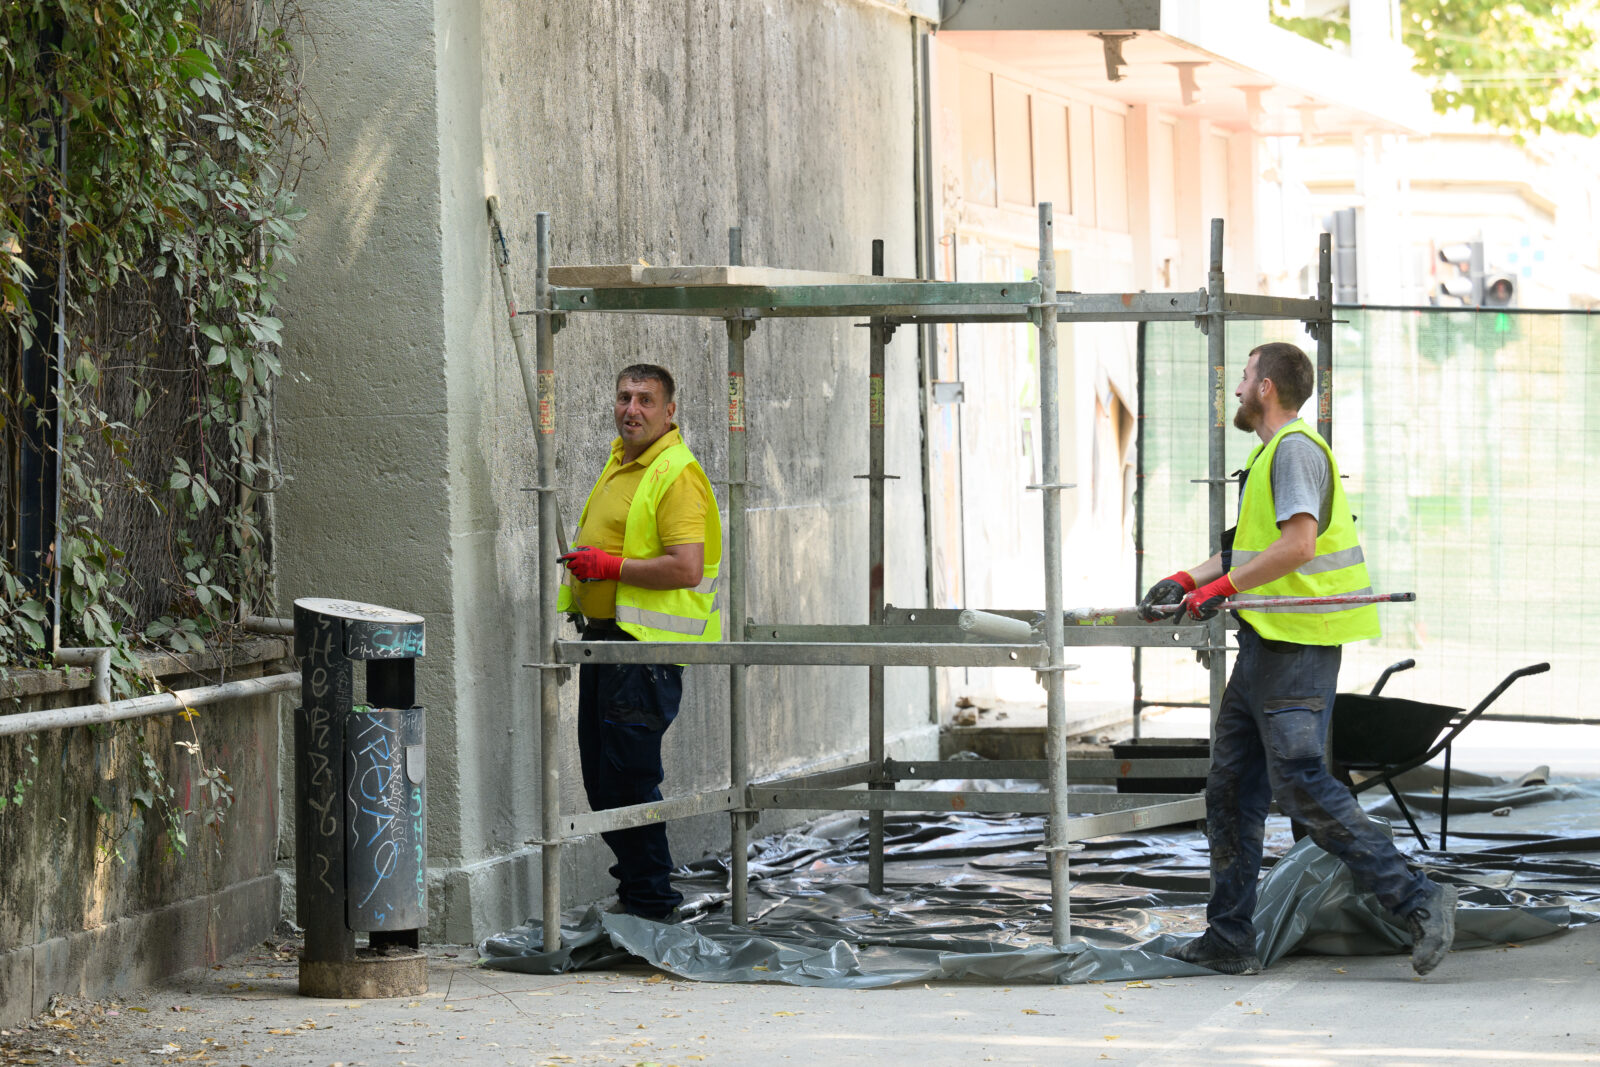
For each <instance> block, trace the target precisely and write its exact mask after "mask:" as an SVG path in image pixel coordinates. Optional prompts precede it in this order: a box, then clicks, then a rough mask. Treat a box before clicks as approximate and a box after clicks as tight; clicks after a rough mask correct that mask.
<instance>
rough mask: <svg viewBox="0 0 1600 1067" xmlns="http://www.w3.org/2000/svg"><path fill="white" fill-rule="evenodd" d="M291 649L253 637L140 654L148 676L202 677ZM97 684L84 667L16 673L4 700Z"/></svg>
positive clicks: (1, 690) (2, 692)
mask: <svg viewBox="0 0 1600 1067" xmlns="http://www.w3.org/2000/svg"><path fill="white" fill-rule="evenodd" d="M290 652H291V646H290V643H289V641H288V639H286V638H282V637H251V638H247V639H245V640H242V641H235V642H233V643H232V644H230V645H228V646H227V647H226V648H220V649H215V650H213V651H210V652H191V653H189V654H188V655H184V656H180V655H177V654H175V653H171V652H144V653H139V654H138V660H139V665H140V667H141V668H142V670H143V671H144V673H146V674H150V675H154V676H155V677H157V678H167V677H171V676H172V675H177V674H200V673H202V672H204V671H214V670H219V669H221V668H225V667H242V666H248V665H252V664H257V663H271V662H274V661H276V660H281V659H286V658H287V657H288V656H289V654H290ZM92 681H93V678H92V675H91V672H90V671H89V670H88V669H87V668H84V667H37V668H32V669H27V670H16V671H12V672H11V673H10V675H9V676H8V677H5V678H0V699H6V698H21V697H32V696H47V695H50V694H52V693H70V692H72V691H74V690H78V689H88V688H89V685H90V683H91V682H92Z"/></svg>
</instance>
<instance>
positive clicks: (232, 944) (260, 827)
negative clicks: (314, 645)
mask: <svg viewBox="0 0 1600 1067" xmlns="http://www.w3.org/2000/svg"><path fill="white" fill-rule="evenodd" d="M253 648H254V652H255V654H256V655H258V656H261V657H265V658H266V660H268V661H272V660H277V659H278V658H279V657H281V656H283V655H284V653H285V651H286V649H285V647H284V645H283V643H282V642H279V641H261V642H255V643H253ZM213 658H215V657H213ZM261 673H263V671H262V663H261V662H260V661H257V662H250V663H237V662H236V663H233V664H231V665H230V666H229V667H228V669H227V675H228V677H229V678H230V679H238V678H248V677H255V676H258V675H260V674H261ZM63 674H65V675H67V677H66V678H65V679H61V678H60V677H59V676H60V675H63ZM30 675H31V676H30ZM216 680H217V679H216V675H215V672H214V671H212V672H208V675H207V676H206V677H204V678H202V677H199V676H196V675H172V676H169V677H166V678H164V679H163V681H164V682H165V683H166V684H168V685H170V686H172V687H173V688H185V687H188V686H194V685H203V684H207V683H208V682H214V681H216ZM52 683H54V684H52ZM87 684H88V680H87V677H86V675H85V672H83V671H73V672H56V671H51V672H25V673H21V674H18V675H13V676H12V678H10V679H8V680H7V682H6V684H5V687H4V688H3V689H0V697H12V696H19V695H20V694H21V693H24V692H25V693H28V694H29V695H27V696H25V697H20V699H19V701H18V703H19V704H20V706H19V707H17V708H16V710H19V711H29V710H35V709H40V708H51V707H70V706H76V705H79V704H84V703H87V702H89V701H90V699H91V698H90V696H89V693H88V689H87V688H86V687H87ZM69 686H72V687H73V688H68V687H69ZM7 703H8V704H9V703H10V702H9V700H8V701H7ZM186 745H195V746H197V748H196V749H195V750H194V751H193V752H192V753H191V751H190V750H189V749H188V748H186V747H185V746H186ZM34 757H37V759H38V763H37V764H36V765H35V764H33V763H32V762H31V761H32V759H33V758H34ZM147 760H148V761H149V762H146V761H147ZM202 767H218V768H221V770H222V771H223V772H224V773H225V775H226V779H227V781H228V783H229V784H230V785H231V786H232V787H233V790H234V802H233V804H232V805H231V806H230V807H229V808H228V809H227V810H226V811H225V813H224V815H223V819H222V822H221V824H220V827H219V830H218V832H217V833H213V832H212V831H211V830H210V829H208V828H206V827H205V826H203V825H202V816H201V815H199V814H186V815H184V816H182V818H181V821H180V822H181V826H182V829H183V831H184V833H185V835H186V837H187V844H185V845H183V849H184V852H183V853H182V854H179V853H178V852H177V851H175V849H174V846H175V845H176V844H177V842H175V841H174V840H173V839H172V837H171V836H170V835H169V833H168V831H167V829H166V827H165V823H164V822H163V820H162V819H161V818H159V817H158V815H157V814H156V813H155V812H154V811H152V810H151V806H152V805H157V806H159V805H160V803H161V801H160V798H161V797H162V796H163V795H164V794H165V791H166V790H168V789H170V791H171V797H170V800H169V801H168V803H170V804H171V805H172V806H173V808H174V810H176V811H181V812H196V811H197V810H199V809H202V808H203V807H204V799H203V790H202V778H201V769H202ZM28 778H31V779H32V780H33V781H32V785H31V786H28V787H27V788H25V789H24V790H23V791H22V802H21V804H20V805H16V804H12V803H7V804H6V806H5V807H4V808H0V1024H8V1023H13V1022H16V1021H18V1020H20V1019H24V1018H26V1017H28V1016H30V1015H32V1014H34V1013H36V1012H38V1011H41V1010H43V1009H44V1007H45V1005H46V1004H47V1003H48V1001H49V999H50V997H51V996H52V995H55V994H67V995H75V996H103V995H105V994H106V993H109V992H112V991H122V990H127V989H131V988H135V987H137V986H140V985H144V984H147V983H149V982H152V981H155V980H157V979H159V978H163V977H166V976H168V975H172V974H176V973H178V972H181V971H184V970H187V969H189V968H192V967H197V966H201V965H205V964H208V963H212V962H214V961H216V960H219V959H222V958H225V957H227V956H229V955H231V954H233V953H235V952H237V951H239V950H240V949H241V948H243V947H244V946H246V945H250V944H254V943H255V942H257V941H259V940H260V939H261V937H262V936H264V935H265V934H266V933H267V932H268V931H270V930H271V929H272V927H273V925H274V923H275V922H276V921H277V917H278V892H279V880H278V877H277V875H276V873H275V871H274V860H275V844H276V840H277V824H278V812H277V808H276V805H277V802H278V791H277V790H278V744H277V711H276V699H275V698H272V697H260V698H255V699H253V700H244V701H235V702H232V703H228V704H218V705H213V706H207V707H203V708H199V709H196V710H195V712H194V715H193V718H192V719H190V720H185V719H184V718H183V717H181V716H179V715H161V716H155V717H152V718H147V719H138V720H132V721H128V722H121V723H115V724H110V725H106V726H101V727H96V728H88V727H77V728H74V729H71V730H57V731H52V732H49V733H43V734H38V735H34V736H32V737H29V736H27V735H23V736H15V737H4V738H0V783H3V784H4V785H5V786H6V788H7V790H8V792H9V790H10V789H11V787H12V786H13V785H15V784H16V783H19V782H22V781H24V780H26V779H28ZM136 798H137V799H136Z"/></svg>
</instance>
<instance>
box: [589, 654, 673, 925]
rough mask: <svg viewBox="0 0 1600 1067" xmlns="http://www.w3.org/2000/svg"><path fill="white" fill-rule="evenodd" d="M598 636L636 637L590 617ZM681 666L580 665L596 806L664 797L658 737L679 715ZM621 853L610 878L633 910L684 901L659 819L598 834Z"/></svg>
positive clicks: (648, 912)
mask: <svg viewBox="0 0 1600 1067" xmlns="http://www.w3.org/2000/svg"><path fill="white" fill-rule="evenodd" d="M584 636H585V637H586V638H587V639H589V640H593V641H623V640H632V638H631V637H629V635H628V634H627V633H625V632H624V631H623V630H622V629H621V628H620V627H617V626H616V625H615V624H612V625H611V626H609V627H606V626H603V625H599V624H598V623H597V622H591V623H590V624H589V625H588V627H587V628H586V629H585V631H584ZM682 697H683V668H682V667H679V666H677V665H675V664H670V663H650V664H635V663H597V664H593V665H585V666H580V667H579V668H578V757H579V761H580V763H581V765H582V769H583V789H584V792H585V793H587V794H588V797H589V807H590V808H592V809H593V810H595V811H604V810H605V809H607V808H621V807H626V806H628V805H630V804H646V803H649V802H651V801H656V800H660V799H661V788H660V786H661V779H662V778H663V777H664V772H663V770H662V768H661V739H662V737H663V736H664V735H665V734H666V732H667V727H669V726H671V725H672V720H673V719H675V718H677V716H678V704H679V701H680V700H681V699H682ZM600 836H601V837H602V838H603V839H604V840H605V843H606V844H607V845H609V846H610V847H611V851H612V853H613V854H615V855H616V857H617V862H616V863H615V864H614V865H613V866H612V868H611V876H612V877H613V878H615V879H616V880H617V899H618V900H619V901H621V902H622V906H623V908H624V909H626V910H627V911H628V912H629V913H630V914H633V915H643V916H645V917H646V918H652V919H655V918H661V917H663V916H665V915H666V914H667V913H668V912H670V911H672V909H673V908H675V907H677V906H678V905H679V904H682V903H683V894H682V893H679V892H678V891H677V890H676V889H674V888H672V880H671V878H670V875H671V872H672V852H671V850H670V849H669V848H668V846H667V828H666V827H665V826H663V825H662V824H661V823H651V824H650V825H647V826H636V827H633V828H631V829H628V830H610V831H607V832H606V833H603V834H601V835H600Z"/></svg>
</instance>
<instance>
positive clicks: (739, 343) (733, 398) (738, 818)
mask: <svg viewBox="0 0 1600 1067" xmlns="http://www.w3.org/2000/svg"><path fill="white" fill-rule="evenodd" d="M728 263H729V264H730V265H733V266H739V265H741V264H743V263H744V231H743V230H741V229H740V228H739V227H737V226H734V227H732V228H730V229H729V230H728ZM726 325H727V328H728V530H727V536H726V537H725V538H724V539H723V549H724V550H723V558H722V573H723V574H724V575H726V576H727V580H726V582H725V583H724V584H725V588H726V589H727V591H728V610H727V621H728V625H727V626H725V627H724V628H723V633H724V636H725V638H726V639H727V640H729V641H743V640H744V637H745V634H744V622H745V615H746V611H745V551H746V549H745V545H746V540H747V539H746V530H745V478H746V456H745V436H744V435H745V392H744V384H745V377H744V346H745V339H746V338H747V337H749V335H750V331H751V330H752V329H753V328H754V326H755V322H754V320H751V319H728V320H727V323H726ZM747 681H748V679H747V677H746V674H745V667H744V665H743V664H738V663H734V664H729V666H728V780H729V782H730V784H731V785H732V786H733V790H734V795H735V796H736V797H737V798H738V802H739V810H735V811H732V812H730V813H729V815H728V821H729V827H730V830H729V846H728V851H729V857H730V862H729V865H728V890H729V898H730V899H729V906H730V908H731V909H732V919H733V924H734V925H735V926H743V925H744V923H745V922H746V920H747V919H748V917H749V915H748V913H749V904H748V898H747V893H748V890H749V881H750V872H749V851H750V824H751V821H752V820H751V817H750V814H749V813H748V812H746V811H745V810H743V809H744V808H745V807H746V806H747V804H748V797H747V796H746V794H747V793H748V792H749V788H750V746H749V740H748V738H747V736H746V734H745V701H746V682H747Z"/></svg>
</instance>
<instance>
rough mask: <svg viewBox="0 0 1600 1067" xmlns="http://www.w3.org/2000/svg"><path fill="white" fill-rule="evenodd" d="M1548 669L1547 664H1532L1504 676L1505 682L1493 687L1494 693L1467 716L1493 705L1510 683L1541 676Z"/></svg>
mask: <svg viewBox="0 0 1600 1067" xmlns="http://www.w3.org/2000/svg"><path fill="white" fill-rule="evenodd" d="M1549 669H1550V664H1548V663H1534V664H1530V665H1528V666H1526V667H1518V668H1517V669H1516V670H1514V671H1512V672H1511V673H1510V674H1508V675H1506V677H1505V681H1503V682H1501V683H1500V684H1499V685H1497V686H1495V687H1494V692H1492V693H1490V694H1489V695H1488V696H1486V697H1484V698H1483V699H1482V700H1481V701H1479V702H1478V706H1477V707H1475V708H1473V709H1472V711H1471V712H1469V716H1476V715H1477V714H1478V713H1479V712H1480V711H1482V710H1483V709H1484V708H1486V707H1488V706H1489V705H1490V704H1493V703H1494V702H1495V699H1496V698H1497V697H1499V696H1500V694H1501V693H1504V692H1505V691H1506V690H1507V689H1508V688H1509V687H1510V686H1511V683H1512V682H1514V681H1516V680H1517V679H1518V678H1524V677H1527V676H1528V675H1530V674H1543V673H1544V672H1545V671H1547V670H1549Z"/></svg>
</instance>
